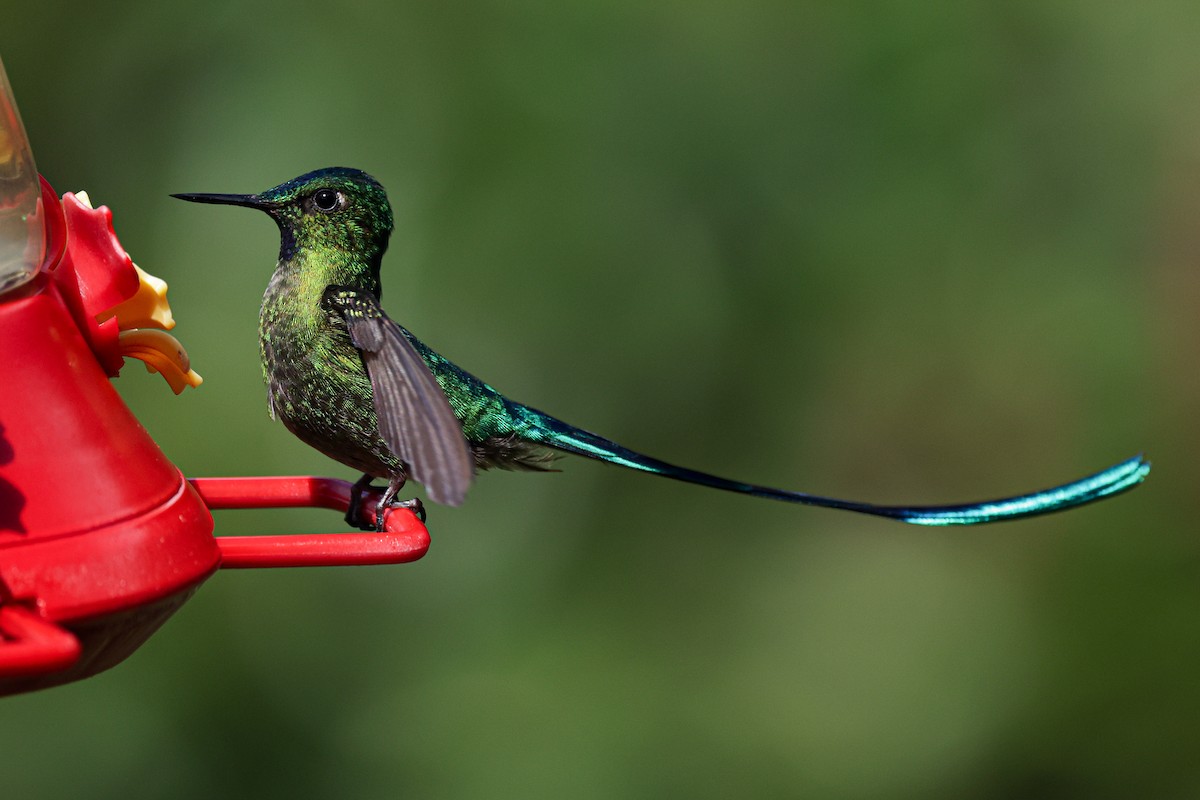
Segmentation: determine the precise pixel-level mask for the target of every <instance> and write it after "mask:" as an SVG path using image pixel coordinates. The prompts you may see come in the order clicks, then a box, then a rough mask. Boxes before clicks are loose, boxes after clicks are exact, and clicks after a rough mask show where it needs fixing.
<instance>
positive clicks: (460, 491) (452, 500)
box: [172, 167, 1150, 530]
mask: <svg viewBox="0 0 1200 800" xmlns="http://www.w3.org/2000/svg"><path fill="white" fill-rule="evenodd" d="M172 196H173V197H177V198H179V199H181V200H189V201H192V202H197V203H216V204H223V205H234V206H245V207H248V208H255V209H258V210H260V211H263V212H266V214H267V215H268V216H270V217H271V218H272V219H273V220H275V223H276V224H277V225H278V226H279V233H280V246H279V259H278V261H277V263H276V265H275V271H274V273H273V274H272V275H271V279H270V281H269V283H268V284H267V289H266V292H265V294H264V295H263V302H262V308H261V311H260V314H259V345H260V353H261V356H262V369H263V377H264V379H265V381H266V384H267V407H268V410H269V412H270V414H271V416H272V417H276V418H278V419H279V420H280V421H282V422H283V424H284V426H286V427H287V429H288V430H289V431H291V432H292V433H293V434H295V435H296V436H297V437H299V438H300V439H301V440H302V441H304V442H305V443H306V444H308V445H310V446H312V447H314V448H316V449H317V450H319V451H320V452H322V453H324V454H325V455H327V456H329V457H330V458H333V459H335V460H337V461H340V462H341V463H343V464H345V465H346V466H348V467H351V468H352V469H354V470H357V471H358V472H361V473H362V478H361V479H359V480H358V481H357V482H356V483H355V484H354V491H353V492H352V497H351V503H350V508H349V510H348V511H347V513H346V521H347V522H348V523H349V524H351V525H353V526H355V527H359V528H362V529H364V530H367V529H369V527H370V526H369V524H368V523H367V521H366V519H365V517H364V515H363V514H362V510H361V498H362V495H363V493H364V492H365V491H367V490H368V489H369V488H371V484H372V481H373V480H374V479H377V478H378V479H382V480H386V481H387V488H386V489H385V490H384V491H383V493H382V495H381V496H380V498H379V500H378V503H377V505H376V507H375V529H376V530H382V529H383V521H384V517H385V513H386V512H387V511H388V510H389V509H390V508H395V507H407V508H410V509H412V510H414V511H415V512H416V513H418V515H419V516H420V517H421V518H422V519H424V518H425V517H424V509H423V507H422V506H421V504H420V502H419V500H416V499H415V498H414V499H411V500H396V497H397V495H398V493H399V492H400V490H401V489H402V488H403V487H404V485H405V483H406V482H407V481H408V480H409V479H413V480H416V481H417V482H419V483H421V484H422V485H423V486H424V487H425V490H426V494H427V495H428V497H429V499H430V500H432V501H433V502H435V503H439V504H444V505H449V506H457V505H459V504H460V503H462V502H463V499H464V498H465V496H466V492H467V489H468V488H469V487H470V485H471V482H472V480H473V479H474V476H475V474H476V473H477V472H478V471H480V470H487V469H490V468H503V469H523V470H534V471H539V470H547V469H549V468H550V467H549V464H550V462H551V461H552V460H553V459H554V458H556V457H557V456H558V454H560V453H569V454H573V455H578V456H584V457H586V458H592V459H596V460H599V461H605V462H608V463H610V464H616V465H618V466H622V467H628V468H630V469H635V470H641V471H643V472H649V473H653V474H655V475H662V476H664V477H667V478H674V479H675V480H680V481H686V482H689V483H695V484H699V485H701V486H707V487H711V488H714V489H724V490H727V491H731V492H738V493H741V494H747V495H752V496H754V497H764V498H769V499H773V500H782V501H786V502H791V503H800V504H805V505H812V506H822V507H826V508H833V509H841V510H844V511H854V512H858V513H862V514H872V515H875V516H879V517H886V518H889V519H894V520H899V521H900V522H907V523H911V524H916V525H972V524H978V523H985V522H997V521H1001V520H1011V519H1018V518H1021V517H1030V516H1034V515H1037V514H1044V513H1048V512H1051V511H1059V510H1062V509H1066V508H1071V507H1073V506H1079V505H1083V504H1085V503H1090V502H1092V501H1095V500H1099V499H1101V498H1103V497H1108V496H1110V495H1114V494H1117V493H1119V492H1123V491H1125V490H1127V489H1130V488H1132V487H1134V486H1136V485H1137V484H1139V483H1141V481H1142V480H1143V479H1144V478H1145V477H1146V475H1147V473H1148V472H1149V470H1150V464H1149V463H1148V462H1147V461H1146V460H1145V459H1144V458H1143V457H1142V456H1141V455H1138V456H1135V457H1133V458H1130V459H1127V460H1125V461H1122V462H1121V463H1119V464H1116V465H1114V466H1112V467H1109V468H1108V469H1106V470H1103V471H1101V472H1098V473H1096V474H1094V475H1091V476H1088V477H1086V478H1082V479H1080V480H1077V481H1074V482H1071V483H1067V484H1063V485H1061V486H1057V487H1054V488H1051V489H1046V490H1043V491H1038V492H1033V493H1030V494H1025V495H1021V496H1018V497H1008V498H1003V499H998V500H989V501H984V502H976V503H966V504H962V505H945V506H885V505H872V504H869V503H862V502H855V501H850V500H838V499H835V498H831V497H822V496H818V495H813V494H806V493H802V492H793V491H786V490H783V489H772V488H770V487H766V486H757V485H754V484H751V483H743V482H740V481H734V480H729V479H726V478H720V477H717V476H715V475H710V474H708V473H704V472H700V471H697V470H693V469H688V468H686V467H679V466H675V465H673V464H668V463H667V462H665V461H660V460H658V459H656V458H651V457H650V456H647V455H643V454H641V453H638V452H635V451H633V450H630V449H628V448H625V447H623V446H621V445H619V444H617V443H616V442H613V441H610V440H609V439H606V438H604V437H602V436H598V435H596V434H594V433H589V432H588V431H585V430H582V429H580V428H576V427H575V426H573V425H569V424H567V423H565V422H563V421H562V420H559V419H556V418H555V417H552V416H550V415H549V414H546V413H544V412H542V411H538V410H537V409H535V408H531V407H530V406H526V405H523V404H521V403H518V402H516V401H514V400H510V399H509V398H507V397H505V396H504V395H503V394H501V393H500V392H498V391H497V390H496V389H493V388H492V387H491V386H490V385H488V384H486V383H484V382H483V381H481V380H479V379H478V378H476V377H475V376H474V375H472V374H470V373H469V372H467V371H465V370H463V369H461V368H460V367H458V366H456V365H455V364H453V363H452V362H450V361H449V360H448V359H446V358H444V357H443V356H441V355H439V354H438V353H435V352H434V351H433V350H431V349H430V348H429V347H427V346H426V345H425V344H424V343H423V342H421V341H420V340H419V339H417V337H416V336H414V335H413V334H412V332H410V331H409V330H408V329H406V328H404V327H403V326H402V325H400V324H399V323H397V322H395V321H394V320H392V319H391V318H390V317H389V316H388V315H387V313H386V312H385V311H384V310H383V308H382V306H381V305H380V296H381V293H382V286H381V283H380V266H381V263H382V259H383V255H384V252H385V251H386V250H387V246H388V240H389V238H390V236H391V233H392V229H393V220H392V209H391V205H390V204H389V203H388V198H387V193H386V192H385V191H384V188H383V186H381V185H380V183H379V182H378V181H376V180H375V179H374V178H372V177H371V176H370V175H368V174H366V173H365V172H362V171H360V170H357V169H350V168H346V167H328V168H325V169H319V170H316V171H314V172H309V173H307V174H305V175H301V176H300V177H298V178H293V179H292V180H289V181H287V182H285V183H281V184H279V185H278V186H276V187H274V188H272V189H267V190H266V191H264V192H260V193H258V194H176V195H172Z"/></svg>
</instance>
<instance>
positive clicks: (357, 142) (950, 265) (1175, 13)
mask: <svg viewBox="0 0 1200 800" xmlns="http://www.w3.org/2000/svg"><path fill="white" fill-rule="evenodd" d="M4 4H5V5H6V6H7V8H5V9H4V11H5V13H4V14H3V18H4V20H5V22H4V26H3V27H2V28H0V55H2V56H3V59H4V61H5V63H6V65H7V68H8V73H9V77H10V80H11V82H12V84H13V86H14V90H15V92H16V94H17V97H18V100H19V103H20V106H21V110H22V113H23V116H24V119H25V124H26V127H27V129H28V132H29V135H30V137H31V139H32V141H33V143H34V148H35V153H36V157H37V159H38V165H39V167H40V169H41V171H42V172H43V173H44V174H45V175H46V176H47V178H48V179H49V180H50V181H51V182H52V183H53V185H54V186H55V187H56V188H57V189H58V190H59V191H60V192H64V191H67V190H74V189H81V188H85V189H87V190H88V191H89V192H90V193H91V196H92V198H93V199H94V200H95V201H96V202H98V203H104V204H107V205H109V206H111V207H112V209H113V211H114V214H115V218H116V220H115V221H116V226H117V231H118V233H119V234H120V236H121V238H122V241H123V243H124V244H125V246H126V248H127V249H128V250H129V251H130V252H131V253H132V254H133V256H134V258H135V259H136V260H137V261H138V263H139V264H141V265H142V266H143V267H145V268H146V269H148V270H149V271H151V272H153V273H156V274H158V275H160V276H162V277H164V278H165V279H167V280H168V281H169V282H170V284H171V299H172V304H173V306H174V309H175V313H176V316H177V318H178V320H179V323H180V324H179V327H178V328H177V329H176V331H175V332H176V334H177V335H178V336H179V337H180V339H181V340H182V341H183V342H184V343H185V344H186V346H187V347H188V349H189V351H190V353H191V355H192V358H193V362H194V364H195V365H196V367H197V369H198V370H199V371H200V372H201V373H202V374H203V375H204V377H205V378H206V382H205V384H204V386H203V388H201V389H200V390H199V391H195V392H192V391H189V392H187V393H185V394H184V395H183V396H182V397H179V398H174V397H172V396H171V395H170V393H169V392H168V391H167V389H166V387H165V385H163V384H162V382H161V380H160V379H159V378H157V377H156V376H150V375H147V374H146V373H145V372H144V371H142V370H141V369H140V368H138V367H137V366H136V365H134V366H132V367H128V368H127V369H126V371H125V373H124V374H123V375H122V377H121V378H120V379H119V380H118V382H117V385H118V387H119V389H120V391H121V392H122V394H123V395H124V396H125V397H126V398H127V399H128V401H129V403H130V404H131V406H132V407H133V408H134V409H135V411H136V412H137V413H138V415H139V416H140V418H141V419H142V420H143V421H144V422H145V424H146V426H147V427H148V428H149V430H150V431H151V432H152V433H153V435H154V436H155V437H156V438H157V439H158V441H159V442H160V443H161V445H162V447H163V449H164V450H165V451H166V453H167V454H168V455H169V456H170V457H171V458H172V459H173V460H175V461H176V462H177V463H178V464H179V465H180V466H181V467H182V468H183V469H184V471H185V472H186V473H188V474H190V475H226V474H273V473H284V474H287V473H316V474H332V475H337V476H341V477H352V476H350V475H349V474H348V471H347V470H346V469H344V468H342V467H341V466H340V465H338V464H336V463H334V462H331V461H329V460H327V459H325V458H323V457H322V456H320V455H319V454H317V453H315V452H313V451H310V450H308V449H307V448H305V447H304V446H303V445H301V444H300V443H298V442H297V441H295V440H293V439H292V438H291V437H290V435H289V434H288V433H287V432H286V431H285V430H284V429H283V428H282V427H281V426H279V425H278V424H275V423H272V422H271V421H270V420H269V419H268V418H267V415H266V413H265V398H264V392H263V388H262V385H261V379H260V376H259V373H258V364H257V343H256V339H255V336H256V325H257V317H256V313H257V308H258V302H259V299H260V297H261V294H262V290H263V288H264V286H265V283H266V280H267V276H268V275H269V273H270V271H271V268H272V266H273V263H274V258H275V254H276V252H277V246H278V239H277V235H276V231H275V229H274V226H273V225H271V223H270V221H269V220H267V219H266V218H264V217H262V216H261V215H255V214H252V213H250V212H247V211H243V210H238V209H226V208H209V207H203V208H202V207H197V206H192V205H186V204H184V203H179V202H176V201H173V200H170V199H169V198H168V197H167V195H168V194H169V193H170V192H192V191H197V192H207V191H215V192H251V191H258V190H261V189H264V188H266V187H268V186H272V185H274V184H276V183H278V182H280V181H282V180H284V179H287V178H290V177H292V176H294V175H296V174H299V173H301V172H305V171H307V170H310V169H313V168H316V167H320V166H327V165H347V166H356V167H360V168H362V169H365V170H367V171H369V172H371V173H372V174H374V175H375V176H377V177H378V178H379V179H380V180H381V181H382V182H383V183H384V184H385V185H386V186H387V187H388V188H389V190H390V193H391V197H392V201H393V204H394V206H395V209H396V217H397V224H398V230H397V233H396V235H395V237H394V239H393V244H392V249H391V251H390V253H389V256H388V258H387V259H386V260H385V269H384V279H385V287H386V292H385V297H384V299H385V305H386V306H387V308H388V309H389V310H390V312H391V313H392V314H393V315H394V316H395V317H396V318H397V319H399V320H401V321H403V322H404V324H405V325H407V326H408V327H410V328H411V329H412V330H414V331H415V332H417V334H418V335H420V336H422V337H423V338H424V339H425V340H426V341H427V342H428V343H429V344H430V345H432V346H433V347H435V348H436V349H438V350H440V351H441V352H443V353H444V354H446V355H447V356H449V357H451V358H453V359H454V360H456V361H457V362H458V363H460V364H461V365H463V366H464V367H466V368H467V369H469V370H471V371H473V372H475V373H477V374H478V375H480V376H481V377H483V378H484V379H486V380H488V381H489V382H491V383H493V384H494V385H496V386H497V387H498V388H500V389H502V390H504V391H506V392H507V393H509V394H510V395H511V396H513V397H515V398H517V399H519V400H522V401H525V402H528V403H530V404H532V405H535V406H537V407H540V408H543V409H545V410H547V411H549V412H551V413H554V414H556V415H559V416H562V417H564V418H565V419H568V420H570V421H572V422H575V423H577V424H580V425H582V426H584V427H587V428H590V429H593V430H596V431H598V432H601V433H604V434H606V435H609V436H612V437H613V438H615V439H617V440H618V441H620V442H622V443H624V444H626V445H628V446H631V447H634V448H637V449H640V450H643V451H646V452H649V453H651V454H654V455H657V456H660V457H662V458H665V459H668V460H671V461H676V462H679V463H684V464H688V465H692V466H695V467H698V468H701V469H707V470H711V471H716V472H718V473H720V474H726V475H730V476H732V477H737V478H741V479H745V480H753V481H759V482H764V483H770V484H774V485H782V486H786V487H793V488H799V489H804V490H807V491H813V492H819V493H823V494H831V495H836V496H842V497H852V498H857V499H864V500H870V501H876V502H913V503H918V502H919V503H937V502H949V501H966V500H972V499H980V498H983V497H989V496H997V495H1001V494H1006V493H1016V492H1021V491H1026V490H1031V489H1034V488H1040V487H1043V486H1047V485H1050V484H1054V483H1058V482H1061V481H1065V480H1068V479H1072V478H1075V477H1078V476H1080V475H1082V474H1085V473H1087V472H1091V471H1094V470H1096V469H1099V468H1101V467H1104V466H1107V465H1108V464H1111V463H1113V462H1115V461H1117V460H1119V459H1122V458H1125V457H1127V456H1129V455H1132V454H1133V453H1134V452H1137V451H1138V450H1140V449H1144V450H1146V451H1147V452H1148V453H1149V454H1150V456H1151V457H1152V458H1153V460H1154V463H1155V471H1154V473H1153V474H1152V475H1151V478H1150V480H1149V482H1148V483H1147V484H1146V485H1145V486H1144V487H1142V488H1140V489H1138V490H1137V491H1136V492H1134V493H1132V494H1129V495H1125V496H1122V497H1120V498H1118V499H1115V500H1112V501H1109V502H1105V503H1103V504H1101V505H1097V506H1092V507H1089V508H1086V509H1083V510H1078V511H1073V512H1070V513H1067V514H1061V515H1055V516H1051V517H1048V518H1042V519H1037V520H1032V521H1028V522H1021V523H1015V524H1009V525H1003V526H997V527H989V528H984V529H975V530H945V531H943V530H922V529H915V528H905V527H901V526H897V525H895V524H893V523H889V522H886V521H880V520H875V519H868V518H863V517H857V516H854V515H848V514H838V513H834V512H828V511H822V510H815V509H805V508H798V507H789V506H786V505H782V504H776V503H768V502H765V501H758V500H753V499H748V498H741V497H736V496H731V495H727V494H724V493H719V492H711V491H705V490H702V489H699V488H695V487H688V486H684V485H680V484H675V483H672V482H668V481H661V480H656V479H653V478H650V477H647V476H642V475H637V474H632V473H628V472H626V471H622V470H618V469H614V468H610V467H605V466H603V465H598V464H592V463H585V462H583V461H581V460H578V459H572V460H564V461H563V462H562V463H561V466H562V468H563V473H562V474H553V475H544V476H535V475H519V474H489V475H485V476H483V478H482V479H481V480H480V481H479V482H478V484H477V486H476V488H474V489H473V491H472V494H471V497H470V500H469V503H468V504H467V505H466V506H465V507H464V508H462V509H453V510H452V509H442V508H435V509H433V513H432V517H431V520H430V526H431V530H432V532H433V536H434V543H433V547H432V549H431V551H430V553H429V555H428V556H427V557H426V558H425V559H424V560H422V561H420V562H417V563H416V564H413V565H408V566H401V567H395V568H367V569H341V570H293V571H278V572H239V573H233V574H220V575H217V576H215V577H214V578H213V579H211V580H210V581H209V582H208V583H207V584H206V585H205V586H204V587H203V588H202V589H201V591H200V592H199V593H198V595H197V596H196V597H195V598H194V599H193V600H192V601H191V602H190V603H189V604H188V605H187V606H186V607H185V608H184V609H183V610H182V611H181V612H180V613H179V614H178V615H177V616H176V617H175V618H174V619H172V621H171V622H170V623H168V625H167V626H166V627H165V628H164V629H163V630H162V631H161V632H160V633H159V634H158V635H157V636H156V637H155V638H154V639H152V640H151V641H150V642H149V643H148V644H147V645H146V646H145V647H144V648H143V649H142V650H141V651H139V652H138V653H137V654H136V655H135V656H134V657H133V658H131V659H130V660H129V661H127V662H126V663H124V664H122V665H121V666H119V667H118V668H116V669H113V670H111V671H110V672H108V673H106V674H103V675H101V676H98V677H96V678H94V679H91V680H88V681H85V682H83V683H80V684H76V685H73V686H68V687H63V688H58V689H53V690H49V691H45V692H40V693H36V694H32V695H26V696H19V697H13V698H9V699H5V700H2V701H0V776H2V777H0V783H2V784H3V789H2V790H0V792H2V793H3V795H4V796H5V797H11V798H37V797H86V798H125V797H172V798H192V797H196V798H209V797H215V796H236V797H255V798H274V797H287V798H298V797H349V798H357V797H363V798H367V797H370V798H377V797H393V796H411V797H441V798H459V797H462V798H468V797H470V798H476V797H493V798H499V797H522V798H540V797H555V798H557V797H571V798H591V797H595V798H614V797H621V798H637V797H646V798H660V797H692V798H703V797H713V798H718V797H719V798H725V797H734V796H736V797H754V798H766V797H787V798H792V797H818V798H843V797H844V798H856V797H888V798H928V797H957V798H1009V797H1088V798H1106V797H1129V796H1139V797H1146V796H1157V797H1167V796H1172V797H1186V796H1196V795H1197V794H1200V761H1198V760H1197V759H1196V750H1197V745H1198V744H1200V741H1198V739H1200V737H1198V732H1200V689H1198V688H1197V685H1198V684H1197V680H1196V675H1197V658H1198V657H1200V622H1198V617H1200V580H1198V579H1200V571H1198V565H1200V549H1198V547H1197V528H1198V524H1200V508H1198V506H1197V501H1196V496H1197V495H1196V487H1197V485H1200V469H1198V468H1197V463H1198V456H1197V455H1196V451H1197V433H1198V427H1197V425H1196V423H1195V414H1196V410H1197V409H1198V408H1200V380H1198V379H1197V377H1196V376H1197V372H1196V362H1197V343H1198V342H1200V324H1198V322H1197V315H1196V310H1197V309H1198V308H1200V277H1198V276H1200V237H1198V236H1197V231H1198V230H1200V226H1198V224H1197V221H1198V219H1200V112H1198V111H1197V109H1198V108H1200V102H1198V101H1200V56H1198V55H1197V53H1198V52H1200V51H1198V50H1197V47H1196V42H1197V40H1198V37H1200V6H1197V5H1196V4H1194V3H1181V2H1170V1H1169V0H1148V2H1145V3H1140V4H1124V5H1122V4H1108V5H1104V4H1100V5H1096V4H1085V3H1077V2H1076V3H1044V2H1035V1H1034V0H1019V1H1018V2H1005V3H998V2H982V1H981V0H967V2H962V1H961V0H960V1H958V2H951V0H925V2H887V1H883V2H873V3H872V2H846V3H789V2H765V1H764V2H745V1H744V0H743V1H741V2H732V1H731V0H724V1H720V2H719V1H718V0H693V2H687V3H684V2H657V3H633V2H619V1H618V0H581V2H568V3H533V2H521V1H520V0H518V2H512V0H506V1H505V2H497V1H493V2H484V1H480V2H464V3H441V2H412V1H411V0H401V1H400V2H386V3H385V2H371V1H370V0H359V1H358V2H342V3H336V4H313V3H296V2H292V3H284V2H268V3H247V2H245V0H239V1H238V2H234V1H233V0H210V2H206V3H202V4H164V3H160V2H149V0H144V1H142V2H126V3H117V4H80V3H73V2H66V0H37V2H32V3H24V4H21V5H19V6H18V4H16V3H15V2H13V0H4ZM69 480H70V475H69V473H64V475H63V481H64V486H67V485H69ZM79 501H80V502H86V498H79ZM217 526H218V532H219V533H248V532H279V531H327V530H339V529H341V522H340V519H339V518H338V516H337V515H335V514H333V513H331V512H321V511H311V512H303V511H296V512H282V511H275V512H241V513H232V512H231V513H223V514H221V515H219V517H218V519H217Z"/></svg>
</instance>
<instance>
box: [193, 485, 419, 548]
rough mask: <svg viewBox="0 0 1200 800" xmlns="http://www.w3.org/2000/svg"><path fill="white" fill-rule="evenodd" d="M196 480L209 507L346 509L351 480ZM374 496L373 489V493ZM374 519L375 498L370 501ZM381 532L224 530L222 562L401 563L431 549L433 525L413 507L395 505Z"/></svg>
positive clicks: (219, 544)
mask: <svg viewBox="0 0 1200 800" xmlns="http://www.w3.org/2000/svg"><path fill="white" fill-rule="evenodd" d="M192 486H194V487H195V488H196V490H197V491H198V492H199V493H200V496H201V497H202V498H203V499H204V502H205V503H207V504H208V507H209V508H214V509H216V508H225V509H228V508H284V507H295V506H315V507H319V508H329V509H334V510H337V511H341V512H343V513H344V512H345V511H346V508H347V507H348V506H349V503H350V490H351V485H350V484H349V483H347V482H346V481H339V480H334V479H332V478H314V477H309V476H297V477H255V478H193V479H192ZM367 497H368V498H370V495H367ZM364 505H365V509H364V510H366V511H367V516H368V519H370V520H373V519H374V503H373V502H370V500H369V499H368V501H367V502H366V503H365V504H364ZM385 522H386V527H385V529H384V530H383V531H381V532H379V533H338V534H313V535H304V534H289V535H283V536H221V537H218V538H217V547H218V548H219V549H220V551H221V566H222V567H225V568H246V567H331V566H355V565H365V564H401V563H405V562H408V561H416V560H417V559H418V558H420V557H421V556H423V555H425V552H426V551H427V550H428V549H429V531H428V530H426V528H425V526H424V525H423V524H421V521H420V520H418V519H417V517H416V515H415V514H413V513H412V512H411V511H409V510H408V509H403V508H398V509H393V510H391V511H389V512H388V513H387V515H386V517H385Z"/></svg>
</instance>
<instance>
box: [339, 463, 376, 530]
mask: <svg viewBox="0 0 1200 800" xmlns="http://www.w3.org/2000/svg"><path fill="white" fill-rule="evenodd" d="M377 488H378V487H375V486H372V485H371V476H370V475H363V476H362V477H361V478H359V479H358V480H357V481H355V482H354V486H352V487H351V488H350V505H349V506H348V507H347V508H346V524H347V525H349V526H350V527H351V528H358V529H359V530H360V531H370V530H376V528H375V526H374V525H372V524H371V523H370V522H368V521H367V518H366V517H364V516H363V513H362V507H363V503H362V496H363V493H364V492H367V491H369V490H371V489H377Z"/></svg>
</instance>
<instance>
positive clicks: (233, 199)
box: [171, 194, 278, 213]
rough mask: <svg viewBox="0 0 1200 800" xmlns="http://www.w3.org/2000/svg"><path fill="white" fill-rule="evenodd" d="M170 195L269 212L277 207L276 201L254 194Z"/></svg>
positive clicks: (200, 201)
mask: <svg viewBox="0 0 1200 800" xmlns="http://www.w3.org/2000/svg"><path fill="white" fill-rule="evenodd" d="M171 197H178V198H179V199H180V200H187V201H189V202H192V203H213V204H216V205H222V206H246V207H247V208H257V209H259V210H260V211H266V212H268V213H270V212H271V210H272V209H275V208H277V207H278V204H277V203H273V202H271V201H269V200H263V199H262V198H261V197H259V196H258V195H256V194H173V195H171Z"/></svg>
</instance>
